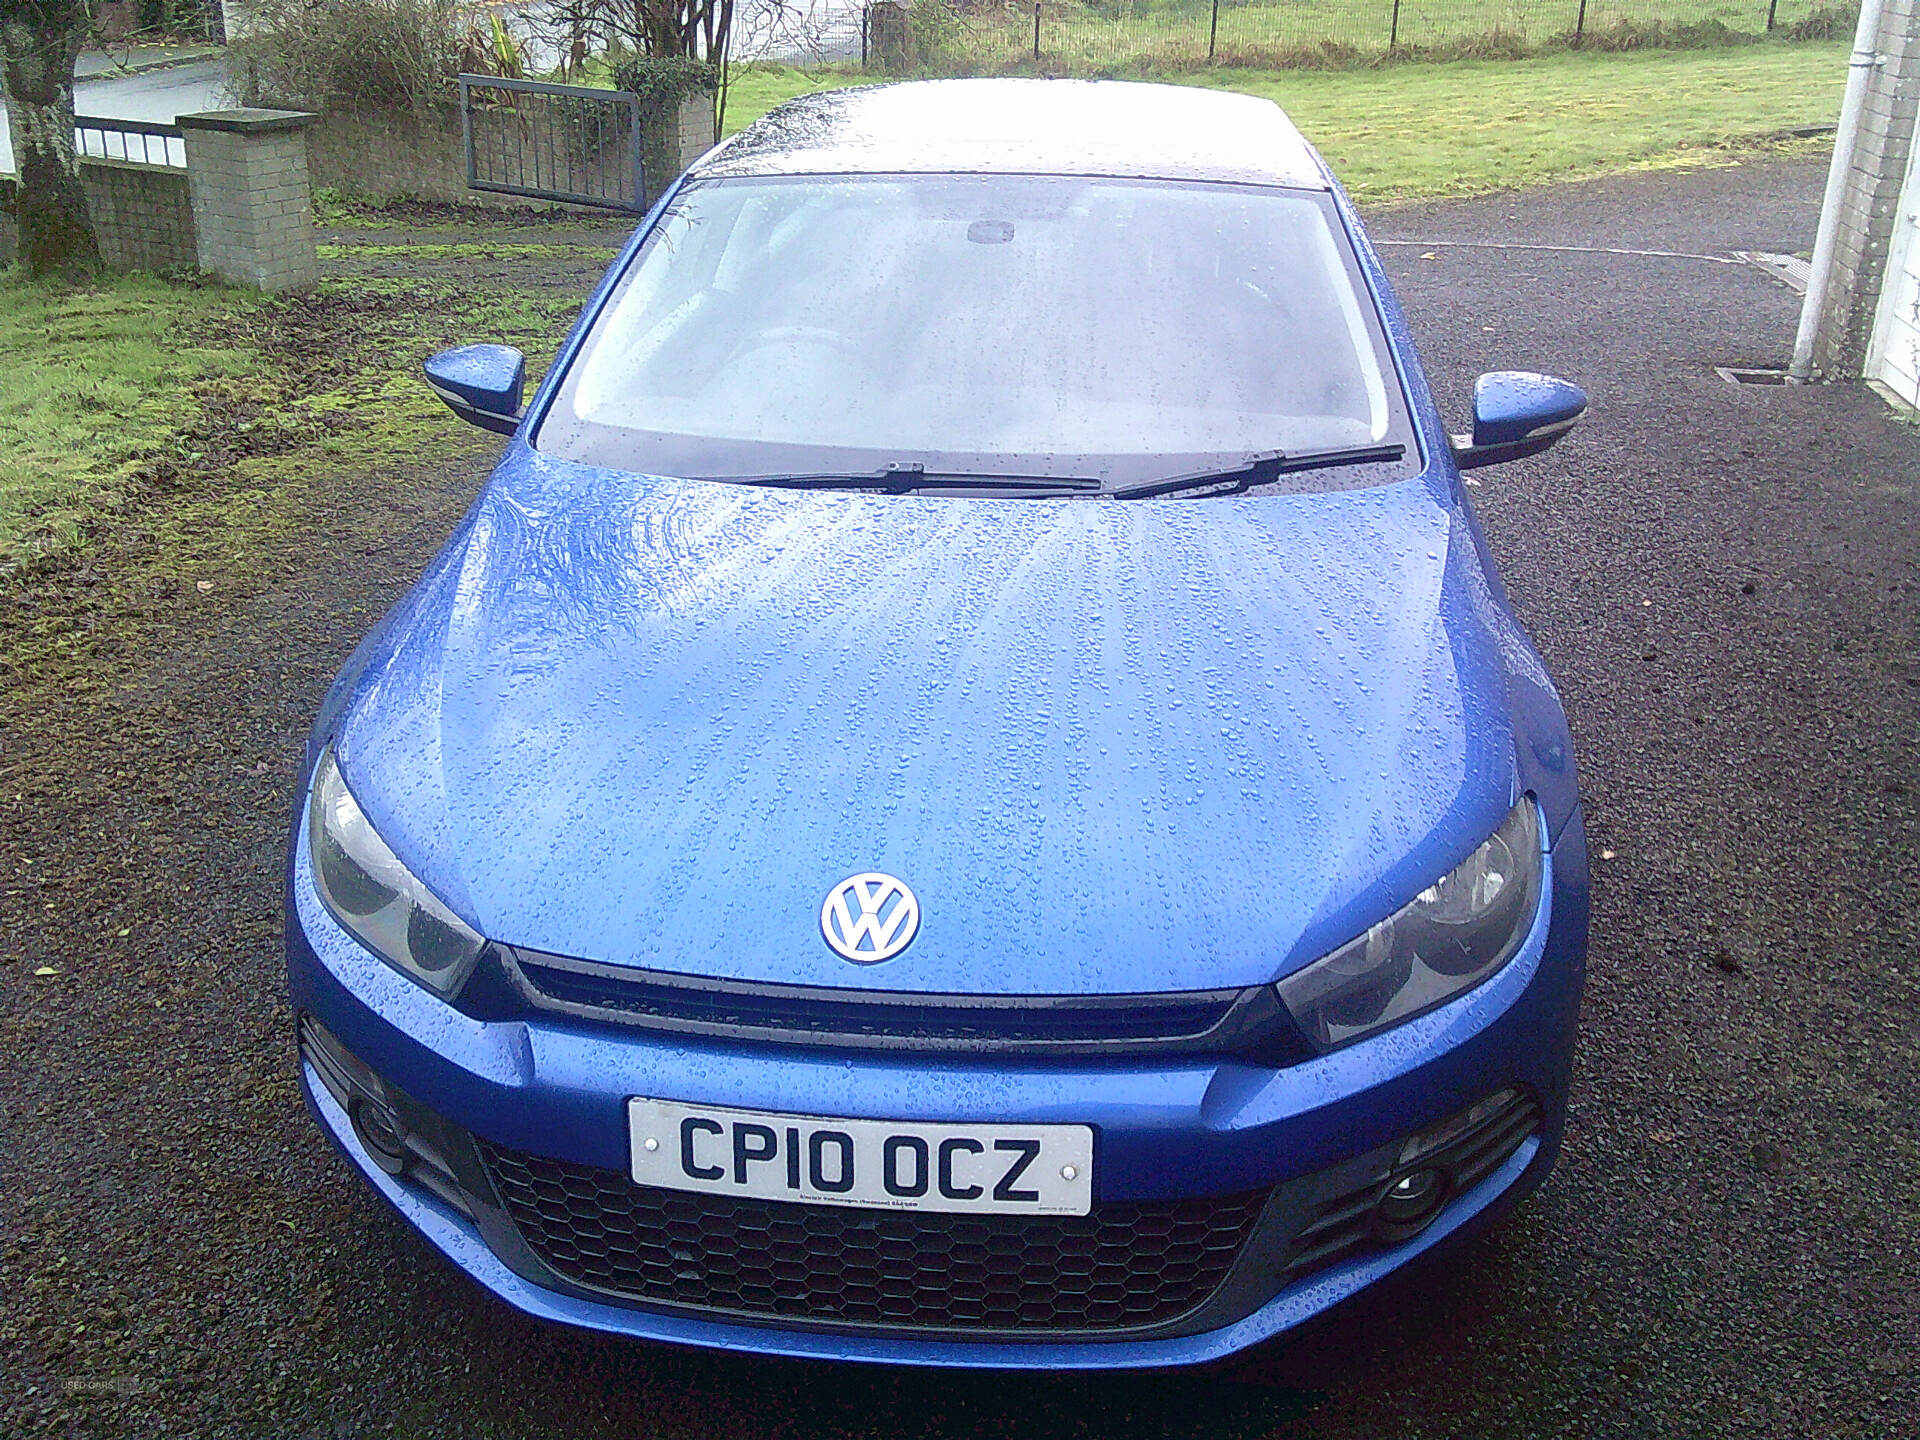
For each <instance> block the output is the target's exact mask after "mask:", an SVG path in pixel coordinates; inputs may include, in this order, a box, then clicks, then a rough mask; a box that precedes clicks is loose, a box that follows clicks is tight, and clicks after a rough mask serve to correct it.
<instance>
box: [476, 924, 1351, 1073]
mask: <svg viewBox="0 0 1920 1440" xmlns="http://www.w3.org/2000/svg"><path fill="white" fill-rule="evenodd" d="M499 961H500V964H501V966H502V967H503V969H504V971H505V974H506V976H507V978H508V980H509V982H510V983H511V984H512V985H513V986H514V988H515V989H516V990H517V991H518V992H519V995H520V997H521V999H522V1001H523V1002H525V1003H527V1004H529V1005H531V1006H533V1007H534V1008H535V1009H539V1010H549V1011H557V1012H559V1013H562V1014H568V1015H573V1016H576V1017H578V1018H581V1019H590V1020H598V1021H602V1022H605V1023H610V1024H616V1025H630V1026H638V1027H640V1028H644V1029H650V1030H661V1031H667V1032H670V1033H676V1034H683V1035H705V1036H712V1037H715V1038H719V1039H729V1040H752V1041H759V1042H764V1043H773V1044H787V1045H824V1046H835V1047H839V1048H845V1049H856V1050H875V1049H885V1050H938V1051H947V1052H955V1053H974V1054H981V1053H992V1054H1025V1055H1048V1054H1056V1055H1075V1056H1087V1055H1101V1056H1120V1055H1138V1054H1143V1053H1167V1052H1187V1053H1207V1054H1215V1055H1225V1054H1236V1055H1247V1056H1248V1057H1249V1058H1259V1059H1261V1060H1263V1061H1264V1062H1265V1063H1267V1064H1272V1065H1284V1064H1292V1063H1294V1062H1295V1061H1298V1060H1302V1059H1306V1058H1308V1056H1310V1055H1311V1054H1312V1053H1313V1052H1312V1051H1311V1050H1309V1049H1308V1048H1307V1047H1306V1044H1305V1042H1304V1041H1303V1040H1302V1039H1301V1038H1300V1033H1299V1031H1298V1029H1297V1028H1296V1027H1295V1026H1294V1024H1293V1022H1292V1020H1291V1018H1290V1017H1289V1016H1288V1015H1287V1014H1286V1013H1285V1011H1284V1010H1283V1009H1282V1007H1281V1005H1280V1003H1279V1000H1278V999H1277V997H1276V996H1275V995H1274V993H1273V988H1272V987H1271V986H1265V985H1262V986H1252V987H1249V988H1247V989H1242V990H1200V991H1175V992H1170V993H1165V994H1131V995H1129V994H1120V995H939V994H903V993H900V992H897V991H884V990H852V989H844V988H837V987H829V986H810V985H777V984H771V983H763V982H756V981H742V980H718V979H713V978H710V977H707V976H702V975H683V974H677V973H673V972H670V971H661V970H639V969H635V968H633V967H631V966H624V965H605V964H600V963H597V962H595V961H590V960H575V959H570V958H567V957H564V956H559V955H545V954H539V953H537V952H534V951H530V950H520V949H510V948H507V947H502V948H501V950H500V952H499Z"/></svg>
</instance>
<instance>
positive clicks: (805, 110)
mask: <svg viewBox="0 0 1920 1440" xmlns="http://www.w3.org/2000/svg"><path fill="white" fill-rule="evenodd" d="M975 172H988V173H997V174H1039V175H1117V176H1126V177H1133V178H1150V179H1160V180H1218V181H1230V182H1234V183H1238V184H1249V185H1288V186H1296V187H1306V188H1310V189H1315V190H1324V189H1326V188H1328V185H1327V179H1326V174H1325V172H1324V170H1323V169H1322V167H1321V165H1320V161H1319V157H1318V156H1317V155H1315V154H1314V151H1313V147H1311V146H1310V145H1308V144H1307V142H1306V141H1305V140H1304V139H1303V138H1302V137H1301V134H1300V132H1299V131H1298V130H1297V129H1295V128H1294V124H1293V122H1292V121H1291V120H1289V119H1288V118H1287V114H1286V112H1285V111H1284V110H1282V109H1281V108H1280V107H1279V106H1278V105H1275V104H1274V103H1273V102H1272V101H1270V100H1260V99H1256V98H1255V97H1253V96H1251V95H1238V94H1234V93H1232V92H1230V91H1224V90H1208V89H1202V88H1200V87H1197V86H1191V85H1143V84H1134V83H1128V82H1123V81H1113V80H1014V79H1007V80H919V81H912V82H908V83H905V84H896V85H868V86H859V87H855V88H852V89H846V90H819V91H815V92H813V93H812V94H808V95H802V96H800V97H799V98H798V99H794V100H789V101H788V102H787V103H786V104H784V105H782V106H780V107H779V108H778V109H776V110H773V111H772V112H770V113H769V114H768V115H767V116H766V117H765V118H763V119H761V120H757V121H755V122H754V123H753V124H752V125H749V126H748V127H747V128H746V129H744V130H742V131H741V132H740V133H739V134H738V135H735V136H734V137H733V138H732V139H731V140H729V141H728V142H727V143H726V144H724V145H722V146H720V147H719V148H718V149H716V150H713V151H711V152H710V153H709V154H708V155H707V156H706V158H705V159H704V160H702V161H701V162H700V163H699V164H698V165H696V166H695V167H694V171H693V175H694V177H695V178H705V177H710V176H734V175H848V174H899V173H921V174H930V173H962V174H967V173H975Z"/></svg>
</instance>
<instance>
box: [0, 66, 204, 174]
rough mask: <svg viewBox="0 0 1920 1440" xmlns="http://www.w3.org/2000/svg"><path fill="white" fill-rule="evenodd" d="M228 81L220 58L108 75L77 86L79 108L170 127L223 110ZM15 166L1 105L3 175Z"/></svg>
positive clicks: (75, 97) (76, 110)
mask: <svg viewBox="0 0 1920 1440" xmlns="http://www.w3.org/2000/svg"><path fill="white" fill-rule="evenodd" d="M224 83H225V71H224V69H223V68H222V62H220V61H218V60H201V61H197V62H195V63H193V64H190V65H175V66H172V67H170V68H167V69H164V70H145V71H142V72H140V73H139V74H135V75H102V76H99V77H97V78H94V79H88V80H81V81H79V82H78V83H76V84H75V85H74V87H73V110H74V113H75V114H76V115H92V116H97V117H102V118H105V119H109V120H150V121H153V122H155V123H157V124H162V125H164V124H167V123H168V122H170V121H171V120H172V119H173V118H174V116H176V115H191V114H193V113H194V112H195V111H196V110H218V109H220V108H221V107H222V106H224V105H225V104H226V103H227V101H226V100H225V98H224V97H223V94H222V87H223V85H224ZM175 158H176V159H178V158H180V157H179V156H176V157H175ZM12 170H13V132H12V129H11V128H10V127H9V125H8V123H7V112H6V107H5V106H0V173H6V174H10V173H12Z"/></svg>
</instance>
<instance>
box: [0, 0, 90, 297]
mask: <svg viewBox="0 0 1920 1440" xmlns="http://www.w3.org/2000/svg"><path fill="white" fill-rule="evenodd" d="M91 20H92V16H91V15H90V13H89V9H88V0H0V82H4V84H3V85H0V88H4V89H5V91H6V97H7V119H8V121H9V122H10V124H11V126H12V129H13V168H14V173H15V174H16V175H17V176H19V186H18V189H17V191H16V198H15V201H14V206H15V211H14V214H15V218H16V219H17V220H18V222H19V227H20V258H21V259H22V260H23V261H25V262H26V267H27V272H28V273H29V274H31V275H36V276H39V275H49V274H53V273H56V272H75V271H80V272H86V271H93V270H98V269H99V268H100V243H99V241H98V240H96V239H95V238H94V233H93V217H92V215H91V214H90V213H89V211H88V209H87V192H86V188H85V187H84V186H83V185H82V184H81V183H80V158H79V156H78V154H77V153H76V152H75V150H74V144H73V67H74V62H75V61H76V60H78V59H79V58H80V47H81V44H82V43H83V42H84V41H85V39H86V37H87V30H88V26H89V25H90V23H91Z"/></svg>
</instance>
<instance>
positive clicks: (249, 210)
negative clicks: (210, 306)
mask: <svg viewBox="0 0 1920 1440" xmlns="http://www.w3.org/2000/svg"><path fill="white" fill-rule="evenodd" d="M313 119H314V117H313V116H311V115H307V114H303V113H300V112H298V111H293V110H209V111H206V112H204V113H202V114H199V115H182V116H180V117H179V118H178V119H177V120H175V121H174V124H176V125H178V126H179V127H180V129H181V130H182V132H184V134H185V135H186V141H187V185H188V188H189V190H190V191H191V192H192V196H193V225H194V231H195V235H196V248H197V250H198V252H199V263H200V268H201V269H202V270H205V271H208V272H210V273H212V274H215V275H218V276H220V277H221V278H222V279H224V280H228V281H231V282H232V283H233V284H235V285H251V286H254V287H255V288H256V289H260V290H267V291H280V290H300V289H304V288H306V287H307V286H309V285H311V284H312V283H313V282H314V280H315V279H316V278H317V276H318V273H319V262H318V259H317V257H316V255H315V253H314V246H313V216H312V211H311V208H310V202H309V197H308V191H307V137H306V134H305V130H306V127H307V125H308V124H310V123H311V122H312V121H313Z"/></svg>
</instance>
